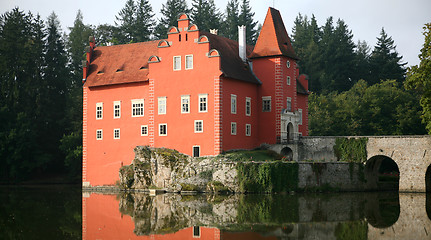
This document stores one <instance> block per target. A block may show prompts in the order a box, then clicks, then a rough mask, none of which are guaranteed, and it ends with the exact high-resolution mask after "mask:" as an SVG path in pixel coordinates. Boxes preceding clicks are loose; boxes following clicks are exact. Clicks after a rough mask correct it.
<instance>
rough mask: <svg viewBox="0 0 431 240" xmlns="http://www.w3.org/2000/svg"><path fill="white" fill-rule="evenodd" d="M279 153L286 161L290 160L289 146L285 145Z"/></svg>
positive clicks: (291, 152) (291, 153) (291, 157)
mask: <svg viewBox="0 0 431 240" xmlns="http://www.w3.org/2000/svg"><path fill="white" fill-rule="evenodd" d="M281 155H283V156H284V157H285V158H284V159H286V161H292V160H293V151H292V149H291V148H290V147H285V148H283V149H281Z"/></svg>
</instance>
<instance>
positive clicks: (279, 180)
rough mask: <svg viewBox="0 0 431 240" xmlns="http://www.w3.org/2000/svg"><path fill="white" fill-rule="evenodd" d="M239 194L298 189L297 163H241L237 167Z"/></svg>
mask: <svg viewBox="0 0 431 240" xmlns="http://www.w3.org/2000/svg"><path fill="white" fill-rule="evenodd" d="M236 168H237V173H238V183H239V188H240V191H241V192H267V193H273V192H288V191H295V190H297V189H298V163H286V162H281V161H276V162H268V163H247V162H241V163H238V164H237V166H236Z"/></svg>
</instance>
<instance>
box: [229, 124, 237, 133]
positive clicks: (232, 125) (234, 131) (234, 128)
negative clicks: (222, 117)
mask: <svg viewBox="0 0 431 240" xmlns="http://www.w3.org/2000/svg"><path fill="white" fill-rule="evenodd" d="M236 131H237V128H236V122H231V123H230V134H231V135H236Z"/></svg>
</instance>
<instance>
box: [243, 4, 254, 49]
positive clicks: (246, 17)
mask: <svg viewBox="0 0 431 240" xmlns="http://www.w3.org/2000/svg"><path fill="white" fill-rule="evenodd" d="M253 17H254V12H252V11H251V7H250V1H249V0H242V4H241V12H240V14H239V25H240V26H241V25H244V26H246V42H247V44H250V45H254V44H255V43H256V40H257V38H256V33H257V31H256V25H257V22H255V21H254V20H253Z"/></svg>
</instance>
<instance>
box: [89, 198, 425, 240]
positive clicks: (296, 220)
mask: <svg viewBox="0 0 431 240" xmlns="http://www.w3.org/2000/svg"><path fill="white" fill-rule="evenodd" d="M82 201H83V205H82V206H83V222H82V224H83V225H82V226H83V229H82V231H83V234H82V236H83V239H193V240H196V239H206V240H210V239H211V240H212V239H239V240H241V239H352V238H356V239H366V238H368V239H410V238H411V237H412V236H414V237H415V239H431V221H430V219H429V217H428V216H427V212H426V210H425V203H426V196H425V195H424V194H399V195H398V193H373V194H369V193H367V194H364V193H351V194H339V195H334V194H333V195H319V196H310V195H293V196H291V195H232V196H228V197H223V196H208V195H198V196H181V195H177V194H172V195H168V194H165V195H158V196H155V197H150V196H148V195H145V194H128V195H127V194H124V195H119V196H117V195H102V194H91V195H90V194H88V193H84V195H83V198H82Z"/></svg>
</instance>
